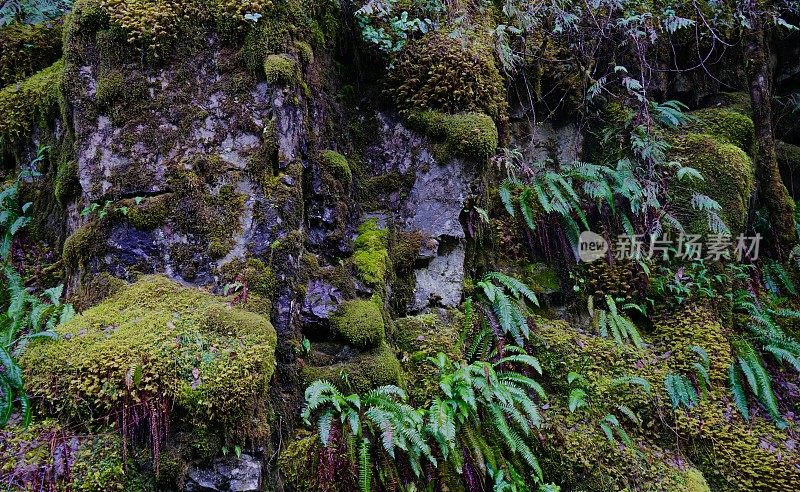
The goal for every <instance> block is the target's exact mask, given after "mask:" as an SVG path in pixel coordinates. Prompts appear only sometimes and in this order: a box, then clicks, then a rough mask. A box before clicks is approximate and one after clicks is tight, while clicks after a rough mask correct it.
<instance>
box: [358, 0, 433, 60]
mask: <svg viewBox="0 0 800 492" xmlns="http://www.w3.org/2000/svg"><path fill="white" fill-rule="evenodd" d="M396 4H397V0H369V1H367V2H366V3H365V4H364V5H362V6H361V8H359V9H358V10H356V12H355V16H356V20H357V21H358V25H359V27H360V28H361V37H362V39H363V40H364V41H366V42H367V43H369V44H374V45H375V46H376V47H377V48H378V49H379V50H381V51H383V52H385V53H394V52H397V51H400V50H402V49H403V48H404V47H405V45H406V43H407V42H408V40H409V37H410V36H411V35H413V34H414V33H417V32H419V33H422V34H425V33H426V32H428V30H430V29H434V28H435V23H434V22H433V21H432V20H431V19H428V18H425V19H420V18H419V17H410V15H409V13H408V11H407V10H403V11H402V12H401V13H400V14H399V15H397V14H396V13H395V12H394V8H395V6H396Z"/></svg>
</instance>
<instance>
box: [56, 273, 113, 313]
mask: <svg viewBox="0 0 800 492" xmlns="http://www.w3.org/2000/svg"><path fill="white" fill-rule="evenodd" d="M126 285H127V283H126V282H125V281H124V280H122V279H119V278H117V277H114V276H113V275H109V274H108V273H98V274H95V275H87V276H86V277H85V278H83V279H82V280H81V284H80V286H79V287H78V290H77V292H75V294H74V295H73V296H72V297H70V302H71V303H72V304H73V306H75V309H76V310H77V311H78V312H82V311H85V310H86V309H89V308H90V307H92V306H96V305H97V304H100V302H102V301H104V300H105V299H107V298H109V297H111V296H113V295H114V294H116V293H117V292H119V291H121V290H122V289H123V288H125V286H126Z"/></svg>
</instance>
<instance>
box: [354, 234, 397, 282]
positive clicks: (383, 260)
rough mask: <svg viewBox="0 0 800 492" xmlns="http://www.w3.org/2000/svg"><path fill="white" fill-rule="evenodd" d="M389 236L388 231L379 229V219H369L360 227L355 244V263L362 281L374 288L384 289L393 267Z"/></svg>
mask: <svg viewBox="0 0 800 492" xmlns="http://www.w3.org/2000/svg"><path fill="white" fill-rule="evenodd" d="M388 234H389V233H388V231H387V230H386V229H383V228H381V227H378V221H377V219H369V220H367V221H365V222H364V223H363V224H361V225H360V226H359V228H358V237H356V240H355V242H354V243H353V263H354V264H355V266H356V269H357V270H358V274H359V276H360V277H361V279H362V280H363V281H364V282H366V283H367V284H369V285H370V286H372V287H376V288H382V287H383V285H384V283H385V281H386V272H387V271H388V269H389V267H390V265H391V261H390V259H389V252H388V237H389V236H388Z"/></svg>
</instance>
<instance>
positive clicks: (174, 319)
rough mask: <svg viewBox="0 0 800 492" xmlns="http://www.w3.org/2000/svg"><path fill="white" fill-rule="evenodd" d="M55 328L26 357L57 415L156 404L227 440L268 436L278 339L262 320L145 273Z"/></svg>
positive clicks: (37, 390) (29, 377)
mask: <svg viewBox="0 0 800 492" xmlns="http://www.w3.org/2000/svg"><path fill="white" fill-rule="evenodd" d="M57 331H58V333H59V335H60V339H59V340H58V341H56V342H43V343H36V344H33V345H31V346H30V347H29V349H28V350H27V351H26V353H25V355H24V356H23V357H22V358H21V360H20V365H21V367H22V368H23V370H24V371H25V375H26V382H27V387H28V391H29V393H30V394H31V395H32V396H33V397H36V398H40V399H41V401H42V403H43V404H44V405H45V406H46V407H47V408H49V409H50V410H51V411H55V412H57V413H59V414H60V415H63V416H69V417H73V418H82V419H96V418H98V417H102V416H105V415H113V414H114V413H115V412H118V411H124V410H125V409H126V408H128V407H129V406H130V405H135V404H137V402H142V401H151V400H153V399H156V400H166V401H167V402H172V404H174V405H175V407H176V408H179V409H181V411H183V412H185V414H186V415H187V416H188V420H184V422H191V423H193V424H194V425H198V426H202V427H213V428H214V429H216V430H218V431H219V432H222V433H224V434H225V435H226V436H247V437H251V438H254V439H255V438H264V437H265V436H266V435H267V434H268V432H269V429H268V426H267V425H266V422H265V421H264V417H265V415H264V413H263V412H264V408H263V405H264V403H263V402H264V398H265V395H266V392H267V390H268V384H269V380H270V378H271V376H272V373H273V371H274V369H275V356H274V351H275V345H276V335H275V331H274V329H273V328H272V326H271V325H270V323H269V321H268V320H267V319H266V318H263V317H262V316H259V315H257V314H254V313H250V312H247V311H243V310H240V309H235V308H230V307H229V306H227V305H225V304H222V303H221V302H219V301H218V300H216V299H215V298H214V297H213V296H211V295H209V294H208V293H206V292H203V291H201V290H199V289H191V288H185V287H181V286H180V285H178V284H176V283H174V282H172V281H170V280H167V279H166V278H163V277H159V276H148V277H143V278H142V279H141V280H139V281H137V282H136V283H135V284H132V285H131V286H130V287H127V288H125V289H124V290H122V291H121V292H119V293H118V294H116V295H114V296H113V297H111V298H109V299H107V300H106V301H104V302H103V303H101V304H99V305H98V306H95V307H93V308H91V309H88V310H87V311H85V312H84V313H82V314H80V315H78V316H76V317H75V318H73V319H72V320H71V321H70V322H68V323H66V324H64V325H61V326H59V327H58V329H57Z"/></svg>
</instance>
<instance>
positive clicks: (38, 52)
mask: <svg viewBox="0 0 800 492" xmlns="http://www.w3.org/2000/svg"><path fill="white" fill-rule="evenodd" d="M61 39H62V36H61V23H60V22H47V23H44V24H37V25H30V24H22V23H15V24H11V25H10V26H7V27H4V28H2V29H0V87H5V86H7V85H9V84H13V83H15V82H17V81H20V80H22V79H25V78H26V77H29V76H30V75H32V74H34V73H36V72H38V71H39V70H41V69H43V68H46V67H48V66H50V65H51V64H53V63H54V62H55V61H56V60H58V59H59V58H61Z"/></svg>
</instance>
